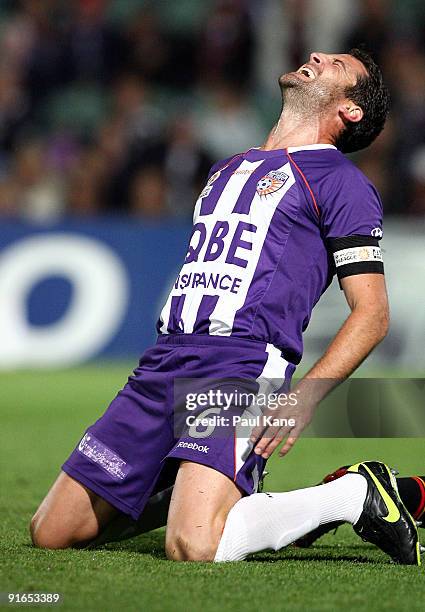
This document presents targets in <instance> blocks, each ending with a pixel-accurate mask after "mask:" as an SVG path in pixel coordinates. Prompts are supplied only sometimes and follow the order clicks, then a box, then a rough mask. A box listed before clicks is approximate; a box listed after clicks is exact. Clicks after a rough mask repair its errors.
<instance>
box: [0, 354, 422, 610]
mask: <svg viewBox="0 0 425 612" xmlns="http://www.w3.org/2000/svg"><path fill="white" fill-rule="evenodd" d="M129 369H130V368H129V367H127V365H126V364H123V365H121V366H116V365H104V364H103V365H102V364H98V365H90V366H86V367H82V368H78V369H71V370H67V371H54V372H53V371H49V372H38V373H35V372H20V373H10V374H5V373H3V374H1V375H0V417H1V470H0V476H1V483H0V486H1V510H0V516H1V521H0V544H1V551H0V556H1V566H2V577H1V584H0V591H3V592H10V591H12V592H23V591H31V592H40V591H42V592H58V593H61V594H62V596H63V600H62V605H61V607H60V608H61V609H62V610H68V609H69V610H72V609H73V610H147V611H149V612H154V611H158V612H159V611H160V612H168V611H170V612H171V611H172V612H178V611H180V610H181V611H183V610H187V609H193V610H196V611H198V610H202V611H203V612H212V611H216V610H217V611H220V612H227V611H230V610H232V611H237V610H238V611H239V610H259V609H263V608H264V609H266V610H271V611H274V610H291V611H293V610H344V612H346V611H350V610H356V611H357V610H373V611H374V612H375V611H380V610H407V609H408V610H410V611H414V610H423V609H424V602H425V573H424V567H422V568H414V567H399V566H395V565H393V564H391V563H390V561H389V559H388V558H387V557H386V556H385V555H384V554H383V553H381V552H380V551H379V550H377V549H375V548H374V547H372V546H370V545H367V544H365V543H363V542H362V541H361V540H359V539H358V538H357V537H356V536H355V535H354V533H353V532H352V530H351V528H349V527H344V528H342V529H340V530H339V531H338V533H337V535H336V536H333V535H331V534H330V535H328V536H326V537H325V538H323V540H321V541H320V542H319V543H318V544H317V545H316V546H315V547H314V548H312V549H310V550H300V549H296V548H292V547H289V548H287V549H285V550H282V551H280V552H278V553H269V552H266V553H263V554H258V555H255V556H253V557H252V558H250V559H249V560H247V561H246V562H241V563H230V564H224V565H213V564H201V563H184V564H176V563H172V562H169V561H167V560H166V559H165V557H164V552H163V542H164V532H163V530H158V531H155V532H152V533H150V534H145V535H143V536H140V537H138V538H135V539H133V540H128V541H127V542H123V543H117V544H110V545H107V546H105V547H104V548H102V549H99V550H96V551H74V550H70V551H56V552H53V551H43V550H35V549H33V548H32V547H31V545H30V540H29V536H28V523H29V520H30V517H31V515H32V513H33V512H34V510H35V509H36V507H37V505H38V503H39V501H40V500H41V498H42V496H43V495H44V494H45V492H46V491H47V489H48V487H49V486H50V484H51V483H52V481H53V479H54V478H55V477H56V474H57V472H58V469H59V467H60V464H61V462H62V461H63V459H65V457H66V456H67V455H68V453H69V452H70V451H71V449H72V448H73V446H74V445H75V443H76V442H77V440H78V439H79V437H80V436H81V434H82V432H83V431H84V428H85V427H86V425H88V424H90V423H91V422H92V421H93V420H94V419H95V418H96V417H97V416H98V415H99V414H100V413H101V412H102V411H103V409H104V408H105V406H106V405H107V404H108V402H109V400H110V399H111V398H112V397H113V395H114V394H115V392H116V391H117V389H118V388H119V387H120V386H121V385H122V383H123V382H124V381H125V379H126V376H127V373H128V372H129ZM423 451H424V440H423V439H410V440H405V439H401V440H388V439H387V440H375V439H370V440H341V439H321V440H319V439H305V440H301V441H300V442H299V443H298V444H297V445H296V447H295V448H294V449H293V450H292V451H291V453H290V454H289V455H288V456H287V457H286V458H285V459H283V460H282V459H275V458H274V459H272V460H271V461H270V462H269V469H270V471H271V475H270V476H269V477H268V480H267V481H266V482H267V487H266V488H267V489H268V490H288V489H291V488H295V487H300V486H308V485H311V484H314V483H316V482H317V481H318V480H319V479H320V478H321V477H322V476H323V475H324V474H325V473H327V472H329V471H332V470H333V469H335V468H336V467H338V466H339V465H341V464H344V463H347V462H354V461H357V460H362V459H372V458H379V459H382V460H384V461H386V462H388V463H389V464H391V465H394V466H397V467H398V468H399V469H400V471H401V473H402V474H409V473H420V474H423V473H424V467H425V466H424V452H423ZM422 533H423V534H424V537H423V540H424V541H425V531H422ZM424 543H425V542H424Z"/></svg>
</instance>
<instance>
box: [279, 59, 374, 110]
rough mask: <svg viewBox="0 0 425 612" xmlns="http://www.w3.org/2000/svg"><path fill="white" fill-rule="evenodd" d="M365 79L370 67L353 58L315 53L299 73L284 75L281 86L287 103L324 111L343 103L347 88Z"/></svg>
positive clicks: (280, 80) (280, 81)
mask: <svg viewBox="0 0 425 612" xmlns="http://www.w3.org/2000/svg"><path fill="white" fill-rule="evenodd" d="M361 76H367V71H366V68H365V67H364V65H363V64H362V62H361V61H360V60H358V59H356V58H355V57H353V56H352V55H349V54H345V53H342V54H338V53H333V54H328V53H316V52H314V53H312V54H311V55H310V60H309V61H308V62H307V63H306V64H303V65H302V66H301V67H300V68H299V69H298V70H297V71H296V72H288V73H287V74H283V75H282V76H281V77H280V79H279V83H280V86H281V89H282V93H283V97H284V100H285V102H286V101H288V102H289V101H290V100H294V102H295V103H296V104H297V105H298V104H300V103H301V104H302V105H303V106H305V107H306V108H305V110H308V109H310V110H311V109H313V108H315V109H317V110H320V109H324V108H326V107H328V106H329V105H330V104H331V103H333V102H338V101H340V100H343V99H344V98H345V91H346V89H347V88H348V87H352V86H353V85H355V84H356V83H357V80H358V78H359V77H361Z"/></svg>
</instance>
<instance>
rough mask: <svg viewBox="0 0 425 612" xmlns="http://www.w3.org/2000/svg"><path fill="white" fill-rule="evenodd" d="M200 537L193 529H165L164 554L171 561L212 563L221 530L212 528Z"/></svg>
mask: <svg viewBox="0 0 425 612" xmlns="http://www.w3.org/2000/svg"><path fill="white" fill-rule="evenodd" d="M202 531H203V532H204V533H203V534H202V535H201V534H199V533H197V531H196V527H195V528H191V529H189V528H185V527H184V526H183V527H179V528H177V529H173V530H169V529H167V534H166V538H165V552H166V555H167V558H168V559H170V560H171V561H214V557H215V553H216V551H217V548H218V544H219V541H220V536H221V531H222V527H221V528H219V529H218V528H214V527H212V528H211V530H210V531H209V532H208V533H205V530H204V529H203V530H202Z"/></svg>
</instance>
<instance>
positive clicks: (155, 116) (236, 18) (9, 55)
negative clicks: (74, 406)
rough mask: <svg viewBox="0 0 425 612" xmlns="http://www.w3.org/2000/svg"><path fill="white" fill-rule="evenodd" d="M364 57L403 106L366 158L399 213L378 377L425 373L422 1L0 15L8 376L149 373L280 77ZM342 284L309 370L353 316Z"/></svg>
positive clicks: (27, 4) (48, 7) (390, 221)
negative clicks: (218, 184)
mask: <svg viewBox="0 0 425 612" xmlns="http://www.w3.org/2000/svg"><path fill="white" fill-rule="evenodd" d="M360 43H363V44H365V45H366V47H367V48H368V49H369V50H371V51H372V52H373V53H374V54H375V56H376V58H377V60H378V62H379V63H380V64H381V66H382V67H383V70H384V72H385V75H386V79H387V81H388V84H389V87H390V89H391V92H392V98H393V109H392V113H391V117H390V120H389V122H388V125H387V127H386V129H385V131H384V132H383V134H382V135H381V136H380V138H379V139H378V140H377V142H376V143H375V144H374V145H373V146H372V147H371V148H369V149H368V150H366V151H364V152H362V153H360V154H358V155H356V156H355V162H356V163H357V164H358V165H359V166H360V168H361V169H362V170H363V171H364V172H365V173H366V174H367V175H368V176H369V177H370V178H371V179H372V181H373V182H374V183H375V184H376V185H377V187H378V189H379V191H380V193H381V194H382V197H383V200H384V205H385V211H386V224H385V237H384V241H383V247H384V250H385V260H386V266H387V275H388V283H389V290H390V297H391V304H392V330H391V333H390V335H389V337H388V338H387V339H386V340H385V342H384V343H383V344H382V346H381V347H379V349H378V350H377V351H376V353H375V354H374V356H373V357H372V359H371V360H370V361H368V365H367V366H364V368H367V367H371V365H374V366H376V367H379V368H387V369H388V368H389V369H390V370H391V371H394V372H400V373H405V372H414V373H421V372H423V371H424V368H425V351H424V349H423V347H424V345H425V309H424V304H425V283H424V278H425V257H424V254H425V252H424V238H425V3H424V2H423V0H403V1H400V0H262V1H261V2H258V1H256V0H202V1H199V0H179V2H170V1H166V0H155V1H154V2H151V1H148V0H109V1H108V0H73V1H69V0H68V1H65V0H19V1H17V0H1V2H0V219H1V226H0V227H1V229H0V248H1V256H0V325H1V342H0V368H2V369H6V370H11V369H14V368H21V367H27V368H28V367H52V366H55V367H56V366H70V365H76V364H80V363H83V362H85V361H87V360H93V359H99V358H101V359H103V360H104V359H121V360H122V359H124V360H128V359H130V360H134V359H135V358H136V357H137V356H138V355H139V354H140V352H141V351H142V350H143V349H144V348H145V347H146V346H147V345H148V344H149V343H150V342H152V340H153V339H154V337H155V330H154V323H155V320H156V317H157V314H158V311H159V308H160V304H161V301H162V300H163V299H164V296H165V295H166V293H167V289H168V287H169V286H170V284H171V283H172V281H173V279H174V277H175V275H176V273H177V271H178V268H179V263H180V261H181V258H182V256H183V254H184V247H185V243H186V241H187V236H188V233H189V227H190V220H191V214H192V207H193V204H194V201H195V199H196V195H197V193H198V192H199V191H200V189H201V188H202V185H203V183H204V181H205V176H206V174H207V172H208V168H209V166H210V165H211V164H212V163H213V162H214V161H216V160H217V159H219V158H223V157H226V156H227V155H229V154H232V153H234V152H235V151H240V150H244V149H247V148H249V147H251V146H254V145H258V144H260V143H261V142H262V141H263V140H264V138H265V135H266V133H267V130H268V129H269V128H270V127H271V125H272V124H273V122H274V120H275V119H276V117H277V115H278V112H279V105H280V100H279V90H278V87H277V78H278V76H279V75H280V74H281V73H282V72H284V71H286V70H287V69H292V68H293V67H297V66H299V65H301V64H302V63H303V62H304V61H305V59H306V58H307V57H308V53H309V52H310V51H311V50H315V49H319V50H322V51H333V50H348V49H350V48H351V47H353V46H356V45H358V44H360ZM336 285H337V283H334V286H333V287H332V289H331V291H330V292H329V293H328V295H327V296H326V298H325V300H324V301H323V302H322V304H321V306H320V307H319V308H318V309H317V312H316V313H315V315H314V317H313V321H312V324H311V326H310V328H309V332H308V334H307V338H306V349H307V350H306V358H305V363H306V364H308V363H310V362H311V361H312V360H313V359H315V358H316V357H317V356H318V355H319V354H320V352H321V351H322V350H323V348H324V346H325V345H326V343H327V342H328V340H329V338H330V336H331V334H332V333H333V332H334V330H335V324H336V322H338V321H339V320H341V321H342V319H343V317H344V315H345V313H346V309H345V306H344V303H343V302H344V300H342V299H341V295H340V294H339V291H338V288H337V286H336ZM364 368H363V370H364V371H366V370H365V369H364Z"/></svg>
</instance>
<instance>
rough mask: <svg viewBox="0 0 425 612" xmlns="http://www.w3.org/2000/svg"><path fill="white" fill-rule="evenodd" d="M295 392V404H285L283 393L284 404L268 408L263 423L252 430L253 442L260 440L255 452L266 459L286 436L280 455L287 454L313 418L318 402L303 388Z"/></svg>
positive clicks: (251, 438)
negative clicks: (302, 390)
mask: <svg viewBox="0 0 425 612" xmlns="http://www.w3.org/2000/svg"><path fill="white" fill-rule="evenodd" d="M310 382H315V381H310ZM318 382H320V381H318ZM304 391H306V389H304ZM294 394H295V395H296V397H297V403H296V404H295V405H293V406H290V405H283V404H284V403H286V395H283V396H282V397H284V398H285V402H282V406H279V407H278V408H274V409H271V408H268V409H267V410H266V411H265V412H264V414H263V415H262V416H261V419H260V422H261V425H259V426H258V427H256V428H255V429H254V430H253V431H252V434H251V436H250V440H251V442H252V443H253V444H255V442H257V440H258V442H257V443H256V445H255V448H254V452H255V453H256V454H257V455H261V456H262V457H263V458H264V459H268V458H269V457H270V455H271V454H272V453H273V452H274V451H275V450H276V448H277V447H278V446H279V445H280V444H281V443H282V442H283V440H285V438H286V441H285V443H284V445H283V446H282V448H281V449H280V451H279V456H280V457H283V455H286V453H287V452H289V451H290V450H291V448H292V447H293V445H294V444H295V442H296V441H297V440H298V438H299V436H300V434H301V432H302V431H303V430H304V429H305V428H306V427H307V425H309V423H310V422H311V420H312V418H313V415H314V412H315V410H316V407H317V404H316V403H315V402H314V401H312V400H311V398H309V397H308V394H307V393H302V392H301V389H297V391H296V392H295V393H294Z"/></svg>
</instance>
